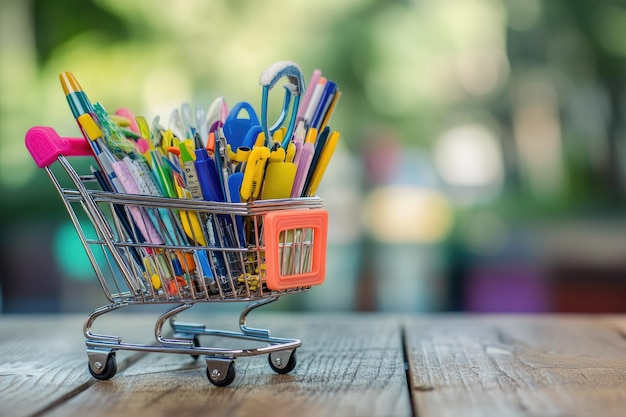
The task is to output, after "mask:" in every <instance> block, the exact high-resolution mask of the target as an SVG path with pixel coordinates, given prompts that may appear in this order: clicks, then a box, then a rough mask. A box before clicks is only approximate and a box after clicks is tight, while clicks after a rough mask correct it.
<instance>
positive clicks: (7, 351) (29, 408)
mask: <svg viewBox="0 0 626 417" xmlns="http://www.w3.org/2000/svg"><path fill="white" fill-rule="evenodd" d="M81 328H82V323H81V320H80V319H79V318H78V317H77V316H72V317H68V316H63V317H54V316H6V315H5V316H2V318H1V319H0V334H1V335H2V337H1V338H0V415H2V416H9V415H11V416H27V415H30V414H32V413H34V412H36V411H38V410H40V409H43V408H45V407H46V406H47V405H48V404H49V403H50V402H51V401H54V400H58V399H60V398H64V397H65V396H67V395H68V394H70V393H71V392H73V391H74V390H77V389H81V388H82V387H85V388H86V385H85V384H86V383H87V382H88V381H89V379H90V376H89V375H88V374H86V373H85V371H86V367H85V365H86V363H87V356H86V355H85V345H84V342H82V340H81Z"/></svg>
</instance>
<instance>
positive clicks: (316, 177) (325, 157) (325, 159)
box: [305, 131, 339, 196]
mask: <svg viewBox="0 0 626 417" xmlns="http://www.w3.org/2000/svg"><path fill="white" fill-rule="evenodd" d="M337 142H339V132H337V131H335V132H333V133H331V135H330V137H329V138H328V142H327V143H326V145H325V146H324V149H323V150H322V153H321V155H320V158H319V161H318V162H317V163H316V164H315V168H314V172H313V176H312V177H311V182H310V184H308V185H307V187H306V190H305V196H312V195H315V193H316V192H317V187H318V186H319V185H320V182H321V181H322V177H323V176H324V172H325V171H326V168H327V167H328V163H329V162H330V159H331V157H332V155H333V152H335V148H336V147H337Z"/></svg>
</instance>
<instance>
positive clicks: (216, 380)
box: [206, 361, 236, 387]
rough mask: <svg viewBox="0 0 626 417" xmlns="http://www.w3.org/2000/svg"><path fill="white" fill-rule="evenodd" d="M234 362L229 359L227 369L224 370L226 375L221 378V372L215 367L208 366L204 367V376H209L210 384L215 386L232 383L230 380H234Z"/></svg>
mask: <svg viewBox="0 0 626 417" xmlns="http://www.w3.org/2000/svg"><path fill="white" fill-rule="evenodd" d="M235 375H236V372H235V362H234V361H231V362H230V363H229V364H228V370H227V371H226V375H225V376H224V377H223V378H222V375H221V372H220V371H219V369H217V368H213V369H211V368H209V367H208V366H207V368H206V376H207V378H209V381H210V382H211V384H213V385H215V386H216V387H225V386H227V385H230V384H232V382H233V381H234V380H235Z"/></svg>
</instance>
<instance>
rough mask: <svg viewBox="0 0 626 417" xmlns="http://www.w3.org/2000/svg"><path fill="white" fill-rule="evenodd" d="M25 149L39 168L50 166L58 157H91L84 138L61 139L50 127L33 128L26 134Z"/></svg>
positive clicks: (89, 147)
mask: <svg viewBox="0 0 626 417" xmlns="http://www.w3.org/2000/svg"><path fill="white" fill-rule="evenodd" d="M25 142H26V149H28V151H29V152H30V154H31V156H32V157H33V159H34V160H35V163H36V164H37V166H38V167H39V168H43V167H47V166H50V165H52V163H53V162H54V161H56V160H57V158H58V157H59V155H64V156H93V151H92V150H91V146H89V143H87V140H85V138H62V137H60V136H59V134H58V133H57V132H56V131H55V130H54V129H53V128H51V127H47V126H35V127H31V128H30V129H28V132H26V140H25Z"/></svg>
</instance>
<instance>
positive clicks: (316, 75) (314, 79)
mask: <svg viewBox="0 0 626 417" xmlns="http://www.w3.org/2000/svg"><path fill="white" fill-rule="evenodd" d="M321 77H322V71H321V70H319V69H316V70H315V71H313V75H311V80H310V81H309V85H308V86H307V88H306V91H305V92H304V96H303V97H302V99H301V100H300V107H298V118H297V119H296V120H304V112H305V111H306V109H307V107H308V106H309V101H311V96H312V95H313V89H314V88H315V86H316V85H317V83H318V82H319V80H320V78H321Z"/></svg>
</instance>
